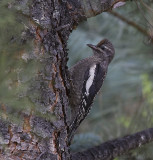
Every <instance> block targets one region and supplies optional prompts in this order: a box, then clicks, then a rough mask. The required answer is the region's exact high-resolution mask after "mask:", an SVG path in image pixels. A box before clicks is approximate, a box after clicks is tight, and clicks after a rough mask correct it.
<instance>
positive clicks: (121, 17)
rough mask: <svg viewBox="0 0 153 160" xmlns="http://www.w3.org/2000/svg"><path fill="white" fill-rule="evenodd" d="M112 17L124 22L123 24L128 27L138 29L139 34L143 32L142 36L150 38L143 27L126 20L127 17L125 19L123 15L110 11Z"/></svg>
mask: <svg viewBox="0 0 153 160" xmlns="http://www.w3.org/2000/svg"><path fill="white" fill-rule="evenodd" d="M109 13H110V14H111V15H113V16H115V17H117V18H118V19H120V20H122V21H123V22H125V23H127V24H128V25H130V26H132V27H134V28H136V29H137V30H138V31H139V32H141V33H142V34H144V35H146V36H150V35H149V33H148V32H147V31H146V30H145V29H143V28H142V27H141V26H139V25H138V24H136V23H135V22H133V21H130V20H128V19H126V18H125V17H123V16H122V15H120V14H119V13H117V12H114V11H110V12H109Z"/></svg>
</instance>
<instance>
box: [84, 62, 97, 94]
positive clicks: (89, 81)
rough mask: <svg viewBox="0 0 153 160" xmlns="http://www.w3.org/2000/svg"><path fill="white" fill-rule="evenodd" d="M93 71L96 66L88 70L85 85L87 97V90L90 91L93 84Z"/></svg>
mask: <svg viewBox="0 0 153 160" xmlns="http://www.w3.org/2000/svg"><path fill="white" fill-rule="evenodd" d="M95 69H96V64H95V65H93V66H92V67H91V68H90V70H89V78H88V80H87V83H86V95H87V96H88V95H89V89H90V87H91V85H92V83H93V80H94V76H95Z"/></svg>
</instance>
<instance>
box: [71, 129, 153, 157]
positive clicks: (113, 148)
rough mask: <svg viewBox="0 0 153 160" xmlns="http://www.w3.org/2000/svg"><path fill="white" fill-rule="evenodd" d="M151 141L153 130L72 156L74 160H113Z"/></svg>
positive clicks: (112, 141) (108, 142)
mask: <svg viewBox="0 0 153 160" xmlns="http://www.w3.org/2000/svg"><path fill="white" fill-rule="evenodd" d="M151 141H153V128H150V129H147V130H144V131H141V132H138V133H135V134H133V135H128V136H125V137H123V138H118V139H115V140H111V141H107V142H105V143H103V144H101V145H99V146H96V147H94V148H90V149H88V150H86V151H84V152H78V153H75V154H73V156H72V160H77V159H80V160H87V159H88V160H98V159H100V160H112V159H113V158H115V157H117V156H120V155H123V154H125V153H126V152H129V151H130V150H133V149H136V148H138V147H141V146H142V145H144V144H146V143H149V142H151Z"/></svg>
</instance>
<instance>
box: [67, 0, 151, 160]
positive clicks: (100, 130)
mask: <svg viewBox="0 0 153 160" xmlns="http://www.w3.org/2000/svg"><path fill="white" fill-rule="evenodd" d="M151 36H153V3H151V1H143V2H142V1H139V2H136V1H130V2H127V3H126V5H125V6H123V7H121V8H118V9H114V10H113V12H110V13H102V14H101V15H98V16H96V17H93V18H89V19H88V20H87V21H86V22H83V23H81V25H79V27H78V28H77V29H76V30H74V31H73V32H72V34H71V36H70V38H69V43H68V48H69V64H68V65H69V67H71V66H73V65H74V64H75V63H76V62H78V61H79V60H80V59H83V58H86V57H88V56H90V55H92V51H91V49H90V48H89V47H87V45H86V44H88V43H91V44H97V43H98V42H99V41H100V40H102V39H104V38H107V39H109V40H110V41H111V42H112V43H113V45H114V47H115V51H116V55H115V58H114V59H113V61H112V63H111V64H110V66H109V69H108V73H107V77H106V79H105V81H104V84H103V87H102V89H101V91H100V92H99V94H98V95H97V97H96V99H95V101H94V104H93V108H92V110H91V112H90V114H89V115H88V116H87V118H86V120H84V121H83V123H82V124H81V126H80V127H79V129H78V134H77V135H76V136H75V138H74V141H73V144H72V146H71V148H72V150H73V151H78V150H82V149H83V148H84V149H85V148H88V147H91V146H93V144H94V145H97V144H99V143H101V142H104V141H107V140H111V139H115V138H117V137H122V136H124V135H128V134H132V133H135V132H137V131H141V130H144V129H147V128H149V127H153V41H152V42H151ZM152 38H153V37H152ZM152 147H153V143H152V144H149V145H146V146H145V147H142V149H139V150H138V151H133V152H131V154H128V155H127V156H124V157H121V158H118V159H130V160H132V158H133V159H136V160H142V159H145V160H147V158H148V160H149V159H153V158H152V157H153V152H152ZM144 157H145V158H144ZM116 160H117V159H116Z"/></svg>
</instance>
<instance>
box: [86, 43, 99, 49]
mask: <svg viewBox="0 0 153 160" xmlns="http://www.w3.org/2000/svg"><path fill="white" fill-rule="evenodd" d="M87 46H88V47H90V48H92V49H94V50H97V47H96V46H95V45H92V44H87Z"/></svg>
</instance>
